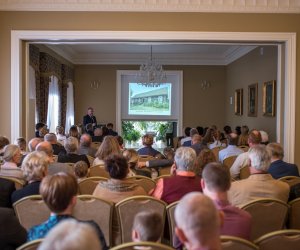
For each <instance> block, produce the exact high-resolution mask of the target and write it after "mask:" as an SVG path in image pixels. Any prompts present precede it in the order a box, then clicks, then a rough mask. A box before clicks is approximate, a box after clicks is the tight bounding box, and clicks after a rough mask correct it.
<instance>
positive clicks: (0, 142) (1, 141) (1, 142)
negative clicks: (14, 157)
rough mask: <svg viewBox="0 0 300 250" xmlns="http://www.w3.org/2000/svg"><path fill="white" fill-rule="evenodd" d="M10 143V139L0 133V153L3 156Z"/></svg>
mask: <svg viewBox="0 0 300 250" xmlns="http://www.w3.org/2000/svg"><path fill="white" fill-rule="evenodd" d="M8 144H9V140H8V139H7V138H6V137H5V136H2V135H0V155H1V156H3V153H4V147H5V146H6V145H8ZM0 163H1V162H0Z"/></svg>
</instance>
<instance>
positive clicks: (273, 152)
mask: <svg viewBox="0 0 300 250" xmlns="http://www.w3.org/2000/svg"><path fill="white" fill-rule="evenodd" d="M266 148H267V150H268V152H269V154H270V156H271V165H270V167H269V169H268V173H269V174H271V175H272V177H273V178H274V179H279V178H281V177H284V176H299V171H298V167H297V165H295V164H291V163H287V162H284V161H283V157H284V152H283V148H282V146H281V145H280V144H279V143H275V142H273V143H269V144H268V145H267V147H266Z"/></svg>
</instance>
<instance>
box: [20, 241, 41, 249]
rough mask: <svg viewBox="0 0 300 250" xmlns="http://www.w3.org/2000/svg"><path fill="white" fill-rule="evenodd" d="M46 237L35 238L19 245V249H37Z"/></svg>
mask: <svg viewBox="0 0 300 250" xmlns="http://www.w3.org/2000/svg"><path fill="white" fill-rule="evenodd" d="M43 240H44V239H38V240H33V241H29V242H26V243H24V244H23V245H21V246H19V247H18V248H17V250H37V249H38V247H39V245H40V244H41V243H42V242H43Z"/></svg>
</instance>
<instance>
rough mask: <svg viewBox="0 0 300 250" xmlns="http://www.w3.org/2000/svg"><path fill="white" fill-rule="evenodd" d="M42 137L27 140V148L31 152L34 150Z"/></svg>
mask: <svg viewBox="0 0 300 250" xmlns="http://www.w3.org/2000/svg"><path fill="white" fill-rule="evenodd" d="M42 141H43V139H42V138H32V139H31V140H30V141H29V142H28V149H29V152H33V151H35V148H36V146H37V145H38V144H39V143H40V142H42Z"/></svg>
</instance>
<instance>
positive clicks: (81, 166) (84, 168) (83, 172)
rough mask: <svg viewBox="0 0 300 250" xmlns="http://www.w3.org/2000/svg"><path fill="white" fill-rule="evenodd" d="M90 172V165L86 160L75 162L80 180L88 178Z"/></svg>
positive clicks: (76, 174) (78, 179) (76, 173)
mask: <svg viewBox="0 0 300 250" xmlns="http://www.w3.org/2000/svg"><path fill="white" fill-rule="evenodd" d="M88 172H89V167H88V165H87V164H86V162H85V161H78V162H76V163H75V164H74V174H75V176H76V178H77V181H78V182H80V181H82V180H84V179H86V178H87V175H88Z"/></svg>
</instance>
